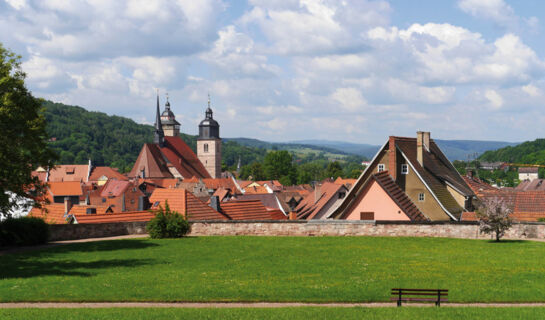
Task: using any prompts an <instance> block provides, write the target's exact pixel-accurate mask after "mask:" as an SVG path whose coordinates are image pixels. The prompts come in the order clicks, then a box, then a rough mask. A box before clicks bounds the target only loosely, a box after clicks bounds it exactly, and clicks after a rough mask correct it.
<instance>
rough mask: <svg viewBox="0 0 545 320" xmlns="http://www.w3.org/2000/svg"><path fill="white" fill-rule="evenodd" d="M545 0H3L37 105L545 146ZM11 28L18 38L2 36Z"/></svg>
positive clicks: (235, 131)
mask: <svg viewBox="0 0 545 320" xmlns="http://www.w3.org/2000/svg"><path fill="white" fill-rule="evenodd" d="M544 7H545V2H543V1H538V0H526V1H505V0H453V1H428V0H425V1H403V0H395V1H365V0H359V1H332V0H331V1H328V0H324V1H318V0H316V1H311V0H300V1H297V0H249V1H247V2H246V1H222V0H202V1H188V0H180V1H145V0H131V1H102V0H93V1H91V0H89V1H77V0H74V1H69V2H67V3H65V2H63V1H58V0H41V1H30V0H0V30H2V32H0V42H2V43H3V45H4V46H6V47H8V48H10V49H11V50H13V51H15V52H17V53H18V54H21V55H22V57H23V68H24V70H25V71H26V72H27V75H28V77H27V85H28V87H29V88H30V89H31V90H32V92H33V93H34V95H35V96H39V97H44V98H47V99H50V100H53V101H57V102H63V103H67V104H73V105H80V106H83V107H85V108H86V109H88V110H96V111H102V112H106V113H108V114H116V115H121V116H126V117H130V118H132V119H134V120H135V121H137V122H140V123H151V122H153V119H154V114H153V113H154V103H155V96H154V95H155V88H159V90H160V92H161V101H162V102H163V103H164V102H165V98H164V94H165V93H166V92H168V93H169V96H170V101H171V105H172V109H173V111H174V112H175V114H176V116H177V119H178V120H179V121H180V122H181V123H182V131H183V132H186V133H190V134H196V133H197V131H198V130H197V128H198V127H197V125H198V122H199V121H200V120H201V119H202V118H203V116H204V109H205V108H206V102H207V94H208V93H210V95H211V97H212V107H213V109H214V112H215V113H214V115H215V118H216V119H217V120H218V121H219V122H220V124H221V134H222V136H224V137H250V138H258V139H263V140H269V141H290V140H298V139H328V140H343V141H350V142H357V143H371V144H380V143H383V141H385V139H386V138H387V137H388V136H389V135H404V136H413V135H415V132H416V131H417V130H428V131H431V133H432V137H436V138H442V139H474V140H506V141H523V140H533V139H535V138H538V137H543V136H545V126H542V125H541V124H542V123H545V115H544V112H543V111H544V110H545V108H544V107H543V102H544V101H545V99H544V98H545V81H544V75H545V45H544V43H545V41H543V35H544V31H545V30H544V29H543V23H544V22H545V17H544V12H545V8H544ZM4 30H7V31H8V32H4Z"/></svg>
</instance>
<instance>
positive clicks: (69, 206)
mask: <svg viewBox="0 0 545 320" xmlns="http://www.w3.org/2000/svg"><path fill="white" fill-rule="evenodd" d="M71 209H72V200H70V197H64V213H65V214H68V213H69V212H70V210H71Z"/></svg>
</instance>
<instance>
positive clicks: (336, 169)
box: [325, 161, 343, 180]
mask: <svg viewBox="0 0 545 320" xmlns="http://www.w3.org/2000/svg"><path fill="white" fill-rule="evenodd" d="M325 174H326V176H327V177H328V178H331V179H333V180H335V179H337V177H341V176H342V175H343V168H342V167H341V165H340V163H339V162H337V161H333V162H330V163H328V164H327V169H326V172H325Z"/></svg>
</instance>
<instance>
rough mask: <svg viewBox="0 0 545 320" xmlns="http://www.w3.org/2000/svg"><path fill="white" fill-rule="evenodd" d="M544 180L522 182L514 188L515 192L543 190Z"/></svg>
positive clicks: (544, 187)
mask: <svg viewBox="0 0 545 320" xmlns="http://www.w3.org/2000/svg"><path fill="white" fill-rule="evenodd" d="M544 181H545V179H534V180H523V181H521V182H520V183H519V185H518V186H516V187H515V190H516V191H538V190H541V191H543V190H545V184H544V183H543V182H544Z"/></svg>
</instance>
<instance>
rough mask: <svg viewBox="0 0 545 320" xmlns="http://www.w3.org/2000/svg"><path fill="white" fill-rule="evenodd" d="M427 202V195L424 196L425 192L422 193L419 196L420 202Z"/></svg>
mask: <svg viewBox="0 0 545 320" xmlns="http://www.w3.org/2000/svg"><path fill="white" fill-rule="evenodd" d="M425 200H426V195H425V194H424V192H420V193H419V194H418V201H420V202H424V201H425Z"/></svg>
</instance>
